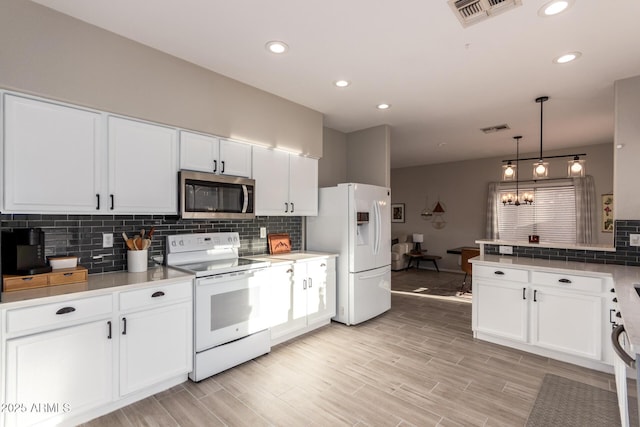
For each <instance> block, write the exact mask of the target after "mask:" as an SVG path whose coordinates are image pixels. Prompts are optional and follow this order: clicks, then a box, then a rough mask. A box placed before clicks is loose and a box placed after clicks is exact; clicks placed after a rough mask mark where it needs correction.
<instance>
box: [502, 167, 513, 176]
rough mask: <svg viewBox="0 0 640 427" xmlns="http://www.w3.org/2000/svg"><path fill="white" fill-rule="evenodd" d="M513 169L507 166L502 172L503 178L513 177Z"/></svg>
mask: <svg viewBox="0 0 640 427" xmlns="http://www.w3.org/2000/svg"><path fill="white" fill-rule="evenodd" d="M513 173H514V171H513V168H512V167H511V166H508V167H507V168H506V169H505V170H504V175H505V176H513Z"/></svg>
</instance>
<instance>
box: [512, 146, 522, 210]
mask: <svg viewBox="0 0 640 427" xmlns="http://www.w3.org/2000/svg"><path fill="white" fill-rule="evenodd" d="M520 138H522V136H520V135H518V136H514V137H513V139H515V140H516V201H515V205H516V206H519V205H520V193H519V191H520V190H519V188H518V181H520V177H519V176H518V171H519V170H520V169H518V168H519V167H520V159H519V157H520Z"/></svg>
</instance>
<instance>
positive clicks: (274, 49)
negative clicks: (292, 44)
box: [264, 40, 289, 53]
mask: <svg viewBox="0 0 640 427" xmlns="http://www.w3.org/2000/svg"><path fill="white" fill-rule="evenodd" d="M264 46H265V47H266V48H267V50H268V51H269V52H271V53H285V52H286V51H288V50H289V46H288V45H287V44H286V43H285V42H281V41H278V40H272V41H270V42H267V44H266V45H264Z"/></svg>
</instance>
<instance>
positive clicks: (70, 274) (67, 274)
mask: <svg viewBox="0 0 640 427" xmlns="http://www.w3.org/2000/svg"><path fill="white" fill-rule="evenodd" d="M63 276H66V277H69V276H73V273H64V274H63Z"/></svg>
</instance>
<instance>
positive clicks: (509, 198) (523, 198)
mask: <svg viewBox="0 0 640 427" xmlns="http://www.w3.org/2000/svg"><path fill="white" fill-rule="evenodd" d="M521 138H522V136H521V135H518V136H514V137H513V139H515V140H516V164H515V167H514V175H515V179H516V194H515V195H514V194H511V193H508V194H504V195H503V196H502V204H503V205H505V206H506V205H513V206H520V205H521V204H523V203H524V204H525V205H532V204H533V194H529V193H524V194H523V195H520V186H519V183H520V182H519V181H520V180H519V179H518V163H519V161H520V139H521ZM509 163H511V162H509Z"/></svg>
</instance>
